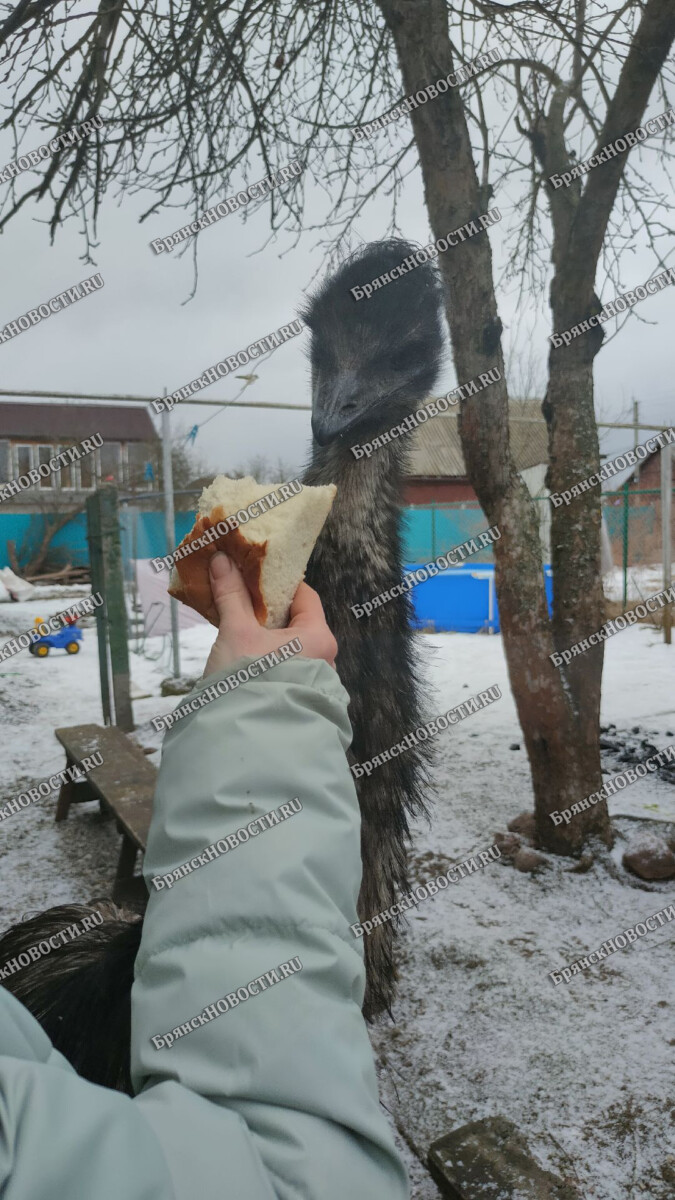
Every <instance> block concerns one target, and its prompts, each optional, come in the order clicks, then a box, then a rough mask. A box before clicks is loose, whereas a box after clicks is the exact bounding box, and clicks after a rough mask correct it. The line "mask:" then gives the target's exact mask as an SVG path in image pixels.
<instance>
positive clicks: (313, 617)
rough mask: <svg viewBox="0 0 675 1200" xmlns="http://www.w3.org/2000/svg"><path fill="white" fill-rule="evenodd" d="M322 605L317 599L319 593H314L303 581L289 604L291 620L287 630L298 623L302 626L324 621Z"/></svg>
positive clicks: (318, 598)
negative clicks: (311, 622) (307, 623)
mask: <svg viewBox="0 0 675 1200" xmlns="http://www.w3.org/2000/svg"><path fill="white" fill-rule="evenodd" d="M325 620H326V618H325V616H324V611H323V604H322V603H321V599H320V597H319V593H318V592H315V591H314V588H311V587H310V586H309V584H308V583H305V582H304V580H303V582H302V583H301V584H299V585H298V590H297V592H296V593H295V595H294V597H293V601H292V604H291V619H290V621H289V628H292V627H293V625H297V624H299V623H300V622H301V623H302V624H304V623H305V622H306V621H325Z"/></svg>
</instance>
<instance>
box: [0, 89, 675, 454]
mask: <svg viewBox="0 0 675 1200" xmlns="http://www.w3.org/2000/svg"><path fill="white" fill-rule="evenodd" d="M662 108H663V106H662V104H659V102H658V100H657V101H655V102H652V103H651V104H650V106H649V113H648V115H652V114H653V113H656V112H660V111H662ZM387 136H388V135H387V134H378V135H376V137H385V138H386V137H387ZM401 136H406V137H407V136H409V127H408V124H407V120H405V121H403V122H402V130H401ZM40 140H41V139H40V137H37V138H36V139H35V143H33V142H31V141H30V140H27V141H26V142H25V143H24V144H25V147H26V148H27V149H28V148H32V147H33V144H35V146H37V145H38V144H39V143H40ZM0 148H1V149H2V150H3V151H4V154H0V161H1V162H2V163H4V162H6V161H8V160H9V159H10V158H11V157H12V152H11V146H10V144H9V141H8V140H7V139H6V138H3V139H2V140H0ZM642 153H643V155H644V158H643V162H644V163H645V164H646V167H647V169H648V171H649V170H651V169H652V167H653V168H654V169H656V166H657V163H656V160H655V155H656V154H657V153H658V151H657V149H656V140H654V142H652V143H651V145H650V143H649V142H648V143H647V144H646V147H645V148H643V150H642ZM28 174H30V173H28ZM263 174H264V172H262V171H261V172H260V175H256V174H255V171H251V173H250V174H249V180H250V179H256V178H259V177H261V176H262V175H263ZM31 178H32V177H31ZM237 182H238V181H237ZM235 190H236V184H235V186H233V187H230V188H229V189H227V191H224V192H223V196H222V197H221V198H225V196H227V195H230V194H232V192H233V191H235ZM307 199H308V220H307V225H309V224H310V218H311V222H312V223H314V222H317V221H320V220H321V218H322V214H323V213H325V210H326V197H325V194H324V192H323V191H322V190H321V189H320V187H319V186H318V184H317V182H316V181H315V180H313V179H312V178H311V177H310V176H308V179H307ZM517 199H518V193H517V192H515V191H514V192H513V195H510V194H509V193H508V192H507V191H506V190H504V189H502V190H501V191H498V193H497V194H496V195H495V197H494V198H493V200H492V201H491V204H493V205H494V204H497V205H498V206H499V208H500V210H501V212H502V215H503V222H502V225H499V226H496V227H494V228H492V229H491V230H490V232H489V237H490V241H491V244H492V247H493V253H494V255H495V259H496V266H497V272H496V274H497V276H498V275H499V268H500V265H502V264H503V260H504V250H503V240H504V232H505V230H506V228H507V226H508V225H509V224H510V223H511V222H512V221H514V220H517V219H519V213H520V211H521V209H520V208H519V206H518V204H517V203H516V201H517ZM143 207H144V203H143V199H142V197H139V196H130V197H127V198H125V199H124V200H123V202H122V204H121V205H118V204H117V202H115V201H113V199H112V198H109V199H106V200H105V201H104V203H103V205H102V211H101V217H100V221H99V231H98V232H99V244H98V248H97V250H96V251H95V258H96V267H93V268H92V267H89V266H86V265H84V264H83V263H82V262H81V261H80V255H81V254H82V252H83V248H84V244H83V241H82V239H81V236H80V234H79V231H78V227H77V224H76V221H75V220H73V219H71V220H70V221H69V222H68V224H67V226H66V228H64V229H62V230H60V231H59V233H58V235H57V239H56V244H55V245H54V246H53V247H50V245H49V238H48V230H47V226H46V224H45V218H46V216H47V209H46V208H44V207H43V208H42V209H41V210H38V209H37V208H36V206H35V205H32V206H26V207H25V208H24V209H22V210H21V212H20V213H19V215H18V216H17V217H15V218H14V219H13V221H12V222H11V224H10V226H9V227H8V229H7V230H6V231H5V233H4V235H3V237H2V240H1V241H0V254H1V256H2V268H3V269H2V277H3V280H4V281H5V287H4V288H3V294H2V302H1V305H0V327H2V326H4V324H5V323H6V322H7V321H11V320H12V319H15V318H16V317H18V316H20V315H21V314H23V313H25V312H26V311H27V310H28V309H31V308H34V307H35V306H37V305H38V304H40V303H43V302H45V301H47V300H49V299H50V298H51V297H52V296H54V295H56V294H57V293H58V292H61V291H63V290H64V289H66V288H68V287H71V286H72V285H73V284H75V283H76V282H78V281H80V280H82V279H83V278H86V277H87V276H88V275H90V274H92V273H93V272H94V271H95V270H97V269H98V270H99V271H100V272H101V274H102V275H103V279H104V281H105V286H104V288H103V289H102V290H101V291H99V292H97V293H96V294H94V295H92V296H91V297H89V298H87V299H84V300H82V301H81V302H80V303H78V304H77V305H75V306H73V307H72V308H68V309H66V310H65V311H63V312H61V313H59V314H56V315H54V316H52V317H51V318H50V319H49V320H45V321H43V322H41V323H40V324H39V325H37V326H35V327H34V328H31V329H30V330H28V331H26V332H25V333H22V334H21V335H20V336H19V337H17V338H15V339H14V340H13V341H12V342H8V343H5V344H3V345H2V346H0V355H1V356H2V364H3V370H2V374H1V378H2V386H3V387H4V388H17V389H19V388H21V389H30V388H34V389H43V390H47V389H50V388H52V389H54V390H56V391H64V392H67V391H75V392H77V391H83V392H97V393H98V392H119V393H134V394H141V395H143V394H147V395H148V396H151V397H152V396H158V395H161V394H162V389H163V388H166V389H167V390H168V391H169V392H172V391H174V390H175V389H176V388H178V387H181V386H182V385H183V384H186V383H189V382H190V380H192V379H194V378H196V377H198V376H199V375H201V374H202V372H203V371H204V370H205V369H206V368H207V367H209V366H211V365H213V364H214V363H216V362H217V361H218V360H220V359H221V358H224V357H226V356H227V355H229V354H234V353H236V352H237V351H238V350H240V349H243V348H244V347H245V346H246V345H248V344H249V343H250V342H252V341H255V340H256V339H258V338H260V337H263V336H264V335H266V334H268V333H270V332H272V331H273V330H276V329H277V328H278V327H279V326H280V325H283V324H286V323H287V322H288V321H289V320H291V319H292V317H293V316H294V315H295V313H296V311H297V308H298V305H299V303H300V302H301V300H302V297H303V293H304V290H305V289H306V288H307V286H308V285H309V284H310V283H311V281H312V279H313V278H315V277H316V274H317V272H318V273H319V274H320V273H321V270H322V265H323V252H322V251H321V249H320V248H319V247H318V246H317V233H316V231H309V232H307V233H305V234H303V235H302V237H301V238H300V241H299V243H298V244H297V245H295V246H293V244H292V243H293V238H292V237H291V235H290V234H289V235H284V234H282V235H280V236H279V237H278V238H277V240H276V241H275V242H271V243H269V244H268V245H267V246H266V247H265V248H264V249H263V250H262V251H260V252H257V251H259V250H260V247H261V246H263V245H264V244H265V242H266V240H267V236H268V225H267V212H266V209H265V208H264V207H263V208H260V209H259V210H258V211H257V212H252V211H251V210H249V212H248V215H247V218H246V220H244V219H243V217H242V213H241V211H239V212H236V213H234V214H232V215H230V216H228V217H226V218H225V219H223V220H221V221H220V222H218V223H217V224H214V225H213V226H211V227H210V228H208V229H206V230H204V231H203V232H202V233H201V234H200V235H199V238H198V244H199V271H200V282H199V287H198V290H197V295H196V297H195V299H194V300H192V301H191V302H190V303H188V304H183V303H182V302H183V301H184V300H185V299H186V298H187V296H188V295H189V293H190V291H191V287H192V262H191V257H190V255H189V254H185V255H184V256H183V257H182V258H180V259H179V258H178V256H177V252H176V251H173V252H172V253H164V254H162V255H160V256H156V255H155V254H154V253H153V251H152V250H151V249H150V246H149V242H150V240H151V239H152V238H156V237H161V236H164V235H166V234H169V233H171V232H173V231H174V230H175V229H177V228H178V227H179V226H180V225H181V224H183V223H185V222H186V221H188V220H191V219H192V214H191V211H190V210H187V209H186V210H185V211H184V213H183V214H181V212H180V210H178V209H175V208H170V209H165V210H164V211H163V212H162V213H160V214H159V215H158V216H156V217H154V218H153V219H152V220H150V221H147V222H145V223H144V224H143V225H139V224H138V214H139V213H140V212H141V211H142V208H143ZM388 219H389V205H388V201H387V200H386V198H385V197H382V198H380V197H377V198H376V199H375V200H374V201H373V202H371V204H370V207H369V209H368V210H367V212H366V214H365V217H364V218H362V219H361V220H360V222H359V224H358V226H357V227H356V231H355V232H356V238H355V241H358V240H364V241H365V240H370V239H377V238H379V237H382V236H383V235H385V234H386V228H387V224H388ZM399 221H400V225H401V231H402V233H403V235H404V236H405V237H407V238H409V239H411V240H413V241H417V242H419V243H420V244H425V243H426V242H427V241H429V240H430V234H429V229H428V223H427V217H426V212H425V209H424V205H423V198H422V191H421V181H420V176H419V172H415V173H414V174H413V175H412V176H411V177H410V179H409V180H408V181H407V183H406V186H405V192H404V197H403V203H402V204H401V206H400V209H399ZM449 252H450V253H451V252H452V251H449ZM657 271H658V268H656V267H655V266H654V260H653V257H652V256H651V255H650V254H649V253H648V252H647V250H646V248H645V247H644V245H640V244H637V245H635V246H634V247H630V248H629V249H628V250H627V251H626V252H625V254H624V267H623V276H624V280H625V285H626V287H627V288H631V287H634V286H635V285H637V284H640V283H643V282H644V281H645V280H646V279H648V278H649V277H650V276H651V275H653V274H655V273H657ZM390 286H391V287H396V283H392V284H391V285H390ZM614 294H615V292H614V289H613V288H612V286H611V285H608V286H607V287H606V288H603V290H602V295H603V300H608V299H611V298H612V296H613V295H614ZM516 299H517V297H516V292H515V289H514V288H512V289H511V290H510V291H507V290H505V289H504V288H503V287H502V288H500V290H499V295H498V300H499V311H500V315H501V318H502V321H503V323H504V325H505V327H506V330H507V338H508V339H512V340H514V341H515V343H516V345H519V346H520V347H522V348H523V350H524V352H525V353H526V354H528V353H530V348H531V353H532V355H533V357H534V358H535V359H536V360H537V361H538V362H539V363H540V364H541V369H542V378H545V362H546V354H547V341H546V338H547V335H548V333H549V332H550V327H549V324H548V321H549V310H548V305H547V302H546V298H545V297H541V296H537V297H535V298H533V299H532V300H531V301H530V302H529V304H528V306H527V308H525V309H524V310H521V311H520V312H518V311H517V309H516ZM637 312H638V313H639V316H640V317H641V318H643V319H644V321H648V322H649V324H645V323H642V322H639V321H636V320H635V319H633V320H631V321H630V322H629V323H628V325H627V326H626V328H625V329H624V330H623V332H622V333H621V334H620V336H619V337H618V338H617V339H616V340H614V341H613V343H612V344H611V345H610V346H609V347H608V348H607V349H605V350H603V351H602V352H601V354H600V355H599V357H598V359H597V360H596V372H595V376H596V412H597V415H598V419H599V420H619V419H622V420H626V419H628V418H627V413H628V409H629V405H630V402H631V398H632V397H633V396H635V397H636V398H637V399H638V400H639V402H640V412H641V417H642V419H643V420H645V421H647V420H651V421H653V422H657V423H660V424H667V423H670V422H672V420H673V417H674V416H675V403H673V395H672V390H671V364H672V334H671V332H670V330H671V328H672V325H673V318H674V317H675V289H673V288H672V287H669V288H666V289H665V290H664V291H663V292H661V293H659V294H657V295H655V296H653V297H650V298H649V299H648V300H646V301H644V302H643V303H642V304H641V305H640V306H639V307H638V309H637ZM605 328H606V329H607V330H611V324H610V325H609V326H606V327H605ZM306 343H307V334H306V333H303V334H302V335H301V336H300V337H298V338H296V339H294V340H293V341H290V342H288V343H286V344H285V345H284V346H283V347H281V348H280V349H278V350H277V351H275V352H274V354H273V355H272V356H271V357H270V358H269V359H268V360H267V361H266V362H265V363H264V364H262V365H261V366H260V367H259V368H256V373H257V374H258V375H259V376H260V378H259V381H258V382H257V383H256V384H254V385H253V386H252V387H251V388H249V389H247V391H246V394H245V397H242V398H245V399H252V400H253V399H255V400H264V401H270V402H277V403H278V402H280V401H287V402H292V403H307V404H309V400H310V393H309V369H308V364H307V360H306V358H305V355H304V352H303V351H304V349H305V348H306ZM250 369H251V368H245V370H250ZM456 382H457V381H456V379H455V375H454V371H453V369H452V364H451V363H450V361H448V363H447V364H446V367H445V369H444V372H443V376H442V378H441V380H440V383H439V387H438V391H439V392H442V391H446V390H447V389H448V388H449V387H450V386H452V385H453V384H454V383H456ZM240 386H241V384H239V383H237V382H236V381H235V380H233V379H229V378H228V379H225V380H222V381H220V382H219V383H216V384H213V385H212V386H211V387H210V388H209V390H208V391H207V392H205V393H204V395H205V397H208V398H209V399H211V398H225V399H228V398H230V399H232V398H234V396H235V394H236V390H237V389H238V388H239V387H240ZM60 403H63V402H60ZM214 413H216V414H217V415H215V416H213V414H214ZM209 417H213V419H212V420H210V421H209V424H208V426H206V428H205V429H204V430H203V432H200V433H199V435H198V437H197V440H196V445H195V449H196V451H197V452H198V454H199V455H200V457H201V459H202V461H203V463H204V465H205V467H206V470H207V471H213V472H214V473H215V472H217V471H220V470H228V469H230V468H232V467H235V466H237V465H241V464H245V463H246V462H247V460H249V459H250V458H252V457H254V456H256V455H260V454H262V455H264V456H266V457H267V458H268V459H270V460H272V461H276V459H277V458H278V457H279V456H280V457H281V458H282V459H283V460H284V462H285V463H286V464H287V466H288V467H289V468H295V467H298V466H299V465H300V464H301V463H302V462H303V461H304V460H305V457H306V454H307V448H308V444H309V438H310V428H309V414H308V413H292V412H284V411H280V412H279V413H278V414H275V413H274V412H270V411H269V410H254V409H252V410H232V409H229V410H228V409H225V410H223V411H222V412H218V411H217V410H216V409H213V408H205V407H203V406H199V407H196V406H190V407H187V406H184V405H178V406H177V408H176V409H175V410H174V415H173V417H172V422H173V426H174V429H175V430H176V431H178V430H183V431H187V430H188V429H189V428H190V426H191V425H193V424H196V423H198V422H200V421H204V420H206V419H208V418H209ZM646 436H648V435H647V434H646V433H645V434H644V436H643V439H642V440H644V437H646ZM630 445H632V433H631V432H630V431H629V430H626V431H621V432H619V431H617V432H613V433H612V434H611V435H609V437H603V449H604V450H610V451H612V452H616V453H618V452H620V451H621V450H622V449H625V448H627V447H628V446H630Z"/></svg>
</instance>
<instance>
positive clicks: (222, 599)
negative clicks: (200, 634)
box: [209, 551, 257, 629]
mask: <svg viewBox="0 0 675 1200" xmlns="http://www.w3.org/2000/svg"><path fill="white" fill-rule="evenodd" d="M209 575H210V579H211V591H212V593H213V603H214V605H215V607H216V609H217V611H218V616H219V618H220V624H219V628H222V627H223V626H225V627H226V629H227V628H232V627H233V626H234V627H238V628H241V627H242V626H244V627H245V626H246V625H250V624H251V623H253V624H255V625H257V621H256V619H255V614H254V612H253V601H252V600H251V595H250V593H249V590H248V588H247V587H246V584H245V583H244V579H243V576H242V574H241V571H240V570H239V568H238V567H237V566H236V565H235V564H234V563H233V561H232V559H231V558H228V556H227V554H223V553H222V551H218V552H217V553H216V554H214V555H212V557H211V560H210V562H209Z"/></svg>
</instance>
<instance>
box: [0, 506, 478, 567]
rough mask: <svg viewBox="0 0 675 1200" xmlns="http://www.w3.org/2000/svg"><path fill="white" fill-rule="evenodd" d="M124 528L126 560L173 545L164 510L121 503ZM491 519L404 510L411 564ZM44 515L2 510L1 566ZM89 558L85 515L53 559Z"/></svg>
mask: <svg viewBox="0 0 675 1200" xmlns="http://www.w3.org/2000/svg"><path fill="white" fill-rule="evenodd" d="M193 521H194V514H193V512H192V511H190V512H179V513H176V541H175V543H174V545H177V544H178V542H179V541H180V540H181V538H184V537H185V534H186V533H188V531H189V530H190V529H191V528H192V524H193ZM120 523H121V527H122V552H123V557H124V560H125V562H128V561H129V560H130V559H132V558H157V557H158V556H159V555H160V554H167V553H168V550H169V549H171V550H172V549H173V548H174V547H173V546H171V547H168V548H167V545H166V538H165V536H164V514H163V513H161V512H141V511H139V510H138V509H137V508H133V507H131V506H130V505H125V504H122V505H120ZM486 525H487V521H486V519H485V517H484V515H483V513H482V511H481V509H480V508H477V507H475V508H466V507H464V506H463V505H456V506H454V505H428V506H424V507H420V508H417V507H415V508H405V509H404V510H403V544H404V554H405V557H406V559H407V560H408V561H409V562H418V563H420V562H428V561H429V559H431V558H435V557H436V556H437V555H438V554H443V553H444V552H445V551H446V550H451V549H452V547H453V546H458V545H459V544H460V543H461V542H464V541H466V540H467V538H472V537H475V536H476V534H477V533H481V532H482V531H483V530H484V529H485V528H486ZM43 530H44V518H43V517H42V516H41V515H40V514H36V515H34V516H31V515H29V514H27V513H11V512H7V513H2V512H0V567H7V566H9V565H10V564H9V557H8V552H7V543H8V542H10V541H12V542H14V543H15V545H16V547H17V548H19V547H21V546H22V545H25V546H27V547H37V546H38V545H39V544H40V541H41V539H42V533H43ZM22 557H23V556H22ZM88 561H89V552H88V548H87V519H86V516H85V515H84V513H81V514H80V515H79V516H77V517H75V518H74V519H73V520H72V521H70V522H69V524H68V525H65V526H64V527H63V529H62V530H61V531H60V532H59V533H58V534H56V536H55V537H54V540H53V542H52V551H51V552H50V562H51V563H53V564H54V565H55V566H56V565H61V564H65V563H71V564H72V565H73V566H75V565H77V566H79V565H86V564H87V563H88ZM472 561H474V562H476V561H478V562H491V561H492V548H491V547H490V546H488V548H487V550H485V551H483V552H481V553H480V554H478V555H475V556H474V559H473V560H472Z"/></svg>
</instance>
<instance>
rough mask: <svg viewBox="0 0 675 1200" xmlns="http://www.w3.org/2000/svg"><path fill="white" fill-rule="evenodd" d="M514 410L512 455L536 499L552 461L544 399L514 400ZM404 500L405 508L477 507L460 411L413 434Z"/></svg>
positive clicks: (427, 423) (511, 430) (511, 429)
mask: <svg viewBox="0 0 675 1200" xmlns="http://www.w3.org/2000/svg"><path fill="white" fill-rule="evenodd" d="M510 407H511V417H510V419H509V428H510V435H511V454H512V456H513V460H514V462H515V464H516V469H517V470H518V471H519V472H520V473H521V475H522V476H523V479H524V480H525V482H526V483H527V485H528V487H529V489H530V492H531V493H532V495H539V494H541V493H542V490H543V488H544V476H545V474H546V466H547V463H548V435H547V429H546V422H545V420H544V418H543V417H542V415H541V400H517V401H512V402H511V406H510ZM404 500H405V503H406V504H442V503H445V504H447V503H457V502H460V501H473V502H474V503H477V497H476V493H475V491H474V489H473V487H472V486H471V484H470V483H469V479H468V477H467V473H466V465H465V463H464V455H463V453H462V443H461V441H460V436H459V421H458V413H457V410H455V411H453V412H448V413H443V414H441V415H440V416H438V417H433V418H432V419H431V420H429V421H427V422H426V424H425V425H422V426H421V427H420V428H419V429H418V430H416V432H415V433H414V434H413V446H412V456H411V461H410V465H409V468H408V476H407V480H406V487H405V492H404Z"/></svg>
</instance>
